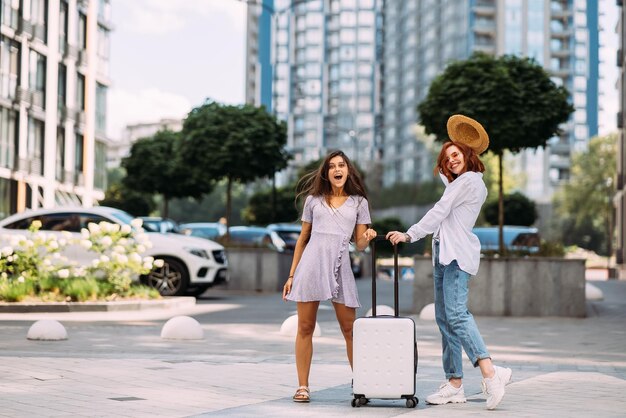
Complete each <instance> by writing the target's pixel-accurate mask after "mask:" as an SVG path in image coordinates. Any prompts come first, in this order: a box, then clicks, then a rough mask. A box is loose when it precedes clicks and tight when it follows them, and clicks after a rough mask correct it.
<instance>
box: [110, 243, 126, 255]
mask: <svg viewBox="0 0 626 418" xmlns="http://www.w3.org/2000/svg"><path fill="white" fill-rule="evenodd" d="M113 252H116V253H120V254H123V253H125V252H126V248H124V247H122V246H121V245H116V246H115V247H113Z"/></svg>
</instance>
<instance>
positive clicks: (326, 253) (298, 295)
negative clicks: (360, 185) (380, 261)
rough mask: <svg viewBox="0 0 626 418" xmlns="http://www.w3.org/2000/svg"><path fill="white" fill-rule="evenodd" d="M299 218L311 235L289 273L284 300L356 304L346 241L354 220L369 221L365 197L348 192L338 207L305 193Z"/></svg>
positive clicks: (356, 294) (366, 222) (361, 222)
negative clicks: (293, 269) (287, 288)
mask: <svg viewBox="0 0 626 418" xmlns="http://www.w3.org/2000/svg"><path fill="white" fill-rule="evenodd" d="M302 220H303V221H304V222H309V223H311V237H310V239H309V242H308V243H307V245H306V247H305V248H304V252H303V253H302V258H301V259H300V262H299V263H298V266H297V267H296V271H295V272H294V276H293V285H292V287H291V292H290V293H289V295H287V300H291V301H294V302H313V301H323V300H329V299H330V300H332V301H333V302H336V303H341V304H343V305H346V306H347V307H350V308H358V307H360V306H361V304H360V303H359V295H358V292H357V288H356V282H355V280H354V274H353V273H352V268H351V266H350V254H349V242H350V238H351V237H352V235H353V233H354V228H355V226H356V225H357V224H370V223H371V217H370V212H369V206H368V203H367V199H365V198H364V197H361V196H349V197H348V199H346V201H345V203H344V204H343V205H341V206H340V207H338V208H333V207H330V206H329V205H328V204H327V203H326V200H325V199H324V197H323V196H308V197H307V198H306V201H305V203H304V209H303V211H302Z"/></svg>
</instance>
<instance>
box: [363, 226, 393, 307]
mask: <svg viewBox="0 0 626 418" xmlns="http://www.w3.org/2000/svg"><path fill="white" fill-rule="evenodd" d="M386 240H387V238H385V235H377V236H376V238H374V239H373V240H372V241H371V243H370V246H371V253H372V316H373V317H375V316H376V276H377V271H376V243H377V242H378V241H386ZM398 276H399V269H398V244H394V245H393V312H394V316H395V317H397V316H399V315H400V314H399V306H398Z"/></svg>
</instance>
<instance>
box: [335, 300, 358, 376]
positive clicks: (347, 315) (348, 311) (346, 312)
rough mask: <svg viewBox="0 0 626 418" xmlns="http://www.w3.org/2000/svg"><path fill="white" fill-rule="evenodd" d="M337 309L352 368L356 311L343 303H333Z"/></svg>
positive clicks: (338, 320)
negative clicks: (353, 330)
mask: <svg viewBox="0 0 626 418" xmlns="http://www.w3.org/2000/svg"><path fill="white" fill-rule="evenodd" d="M333 305H334V307H335V314H336V315H337V322H339V327H340V328H341V333H342V334H343V338H345V340H346V352H347V354H348V361H349V362H350V368H352V327H353V325H354V320H355V319H356V309H355V308H349V307H347V306H346V305H342V304H341V303H335V302H333Z"/></svg>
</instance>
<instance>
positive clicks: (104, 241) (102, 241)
mask: <svg viewBox="0 0 626 418" xmlns="http://www.w3.org/2000/svg"><path fill="white" fill-rule="evenodd" d="M100 244H102V245H103V246H104V247H105V248H106V247H109V246H111V244H113V239H111V237H110V236H108V235H106V236H104V237H102V239H100Z"/></svg>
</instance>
